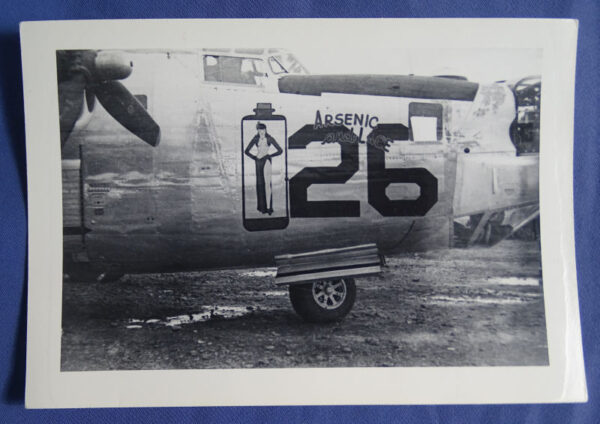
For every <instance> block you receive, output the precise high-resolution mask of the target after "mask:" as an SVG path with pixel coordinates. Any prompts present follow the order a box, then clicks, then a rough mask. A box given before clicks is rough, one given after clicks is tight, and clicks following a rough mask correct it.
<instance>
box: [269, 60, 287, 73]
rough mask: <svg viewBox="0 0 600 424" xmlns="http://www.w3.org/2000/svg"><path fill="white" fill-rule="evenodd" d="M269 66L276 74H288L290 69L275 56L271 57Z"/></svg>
mask: <svg viewBox="0 0 600 424" xmlns="http://www.w3.org/2000/svg"><path fill="white" fill-rule="evenodd" d="M269 66H270V67H271V71H273V73H274V74H287V73H288V71H286V70H285V68H284V67H283V66H282V65H281V63H279V62H278V61H277V59H275V58H274V57H270V58H269Z"/></svg>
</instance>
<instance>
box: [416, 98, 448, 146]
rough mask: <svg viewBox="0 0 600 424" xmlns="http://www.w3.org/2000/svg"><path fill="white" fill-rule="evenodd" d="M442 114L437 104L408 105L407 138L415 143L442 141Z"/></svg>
mask: <svg viewBox="0 0 600 424" xmlns="http://www.w3.org/2000/svg"><path fill="white" fill-rule="evenodd" d="M442 112H443V107H442V105H441V104H439V103H416V102H413V103H410V104H409V105H408V116H409V129H408V130H409V137H410V139H411V140H412V141H416V142H431V141H440V140H441V139H442Z"/></svg>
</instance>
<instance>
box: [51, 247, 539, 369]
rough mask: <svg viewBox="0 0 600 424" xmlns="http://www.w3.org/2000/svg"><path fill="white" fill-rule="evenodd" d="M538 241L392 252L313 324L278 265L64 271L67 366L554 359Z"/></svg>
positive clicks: (491, 362) (435, 363)
mask: <svg viewBox="0 0 600 424" xmlns="http://www.w3.org/2000/svg"><path fill="white" fill-rule="evenodd" d="M539 258H540V251H539V244H538V242H532V241H521V240H505V241H503V242H501V243H499V244H498V245H497V246H495V247H493V248H472V249H451V250H440V251H432V252H427V253H421V254H406V255H400V256H395V257H388V258H387V266H386V267H385V268H384V271H383V273H382V274H381V275H380V276H373V277H364V278H360V279H358V280H357V300H356V303H355V305H354V308H353V310H352V311H351V312H350V314H349V315H348V316H347V317H346V318H345V319H344V320H343V321H342V322H339V323H334V324H326V325H323V324H308V323H305V322H303V321H302V320H301V319H300V318H299V317H298V316H297V315H296V314H295V313H294V311H293V309H292V307H291V304H290V301H289V298H288V293H287V288H286V287H277V286H275V285H274V283H273V274H274V270H272V269H253V270H236V271H217V272H195V273H178V274H145V275H126V276H124V277H123V278H121V280H119V281H117V282H114V283H94V284H89V283H86V284H84V283H79V282H75V281H65V283H64V287H63V296H64V297H63V337H62V358H61V362H62V364H61V366H62V370H63V371H76V370H113V369H120V370H132V369H184V368H255V367H272V368H286V367H355V366H369V367H373V366H377V367H385V366H390V367H391V366H404V367H412V366H495V365H547V364H548V353H547V342H546V328H545V316H544V299H543V293H542V284H541V265H540V260H539Z"/></svg>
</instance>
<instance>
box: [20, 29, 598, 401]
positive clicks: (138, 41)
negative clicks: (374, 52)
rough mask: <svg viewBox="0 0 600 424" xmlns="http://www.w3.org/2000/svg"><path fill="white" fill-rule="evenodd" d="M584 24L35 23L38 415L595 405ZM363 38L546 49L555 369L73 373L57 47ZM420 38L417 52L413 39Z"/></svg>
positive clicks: (543, 165) (33, 358) (547, 239)
mask: <svg viewBox="0 0 600 424" xmlns="http://www.w3.org/2000/svg"><path fill="white" fill-rule="evenodd" d="M577 27H578V23H577V21H574V20H550V19H547V20H532V19H526V20H525V19H523V20H516V19H327V20H324V19H273V20H260V19H257V20H121V21H64V22H59V21H56V22H50V21H49V22H25V23H22V24H21V46H22V49H21V54H22V63H23V87H24V98H25V121H26V139H27V169H28V173H27V181H28V216H29V240H28V241H29V285H28V325H27V377H26V407H28V408H57V407H60V408H67V407H68V408H73V407H124V406H209V405H211V406H212V405H223V406H225V405H325V404H339V405H346V404H354V405H357V404H479V403H538V402H581V401H586V400H587V390H586V384H585V373H584V366H583V353H582V346H581V331H580V322H579V306H578V298H577V285H576V268H575V244H574V227H573V186H572V184H573V160H572V158H573V110H574V82H575V81H574V78H575V53H576V42H577ZM273 34H277V39H276V41H277V45H278V46H282V47H286V48H289V49H291V50H293V48H294V45H298V44H301V45H303V46H319V45H321V44H322V43H323V42H324V40H327V41H326V42H327V43H330V44H332V45H333V44H335V43H348V42H351V43H353V44H354V45H355V46H356V48H357V49H361V48H365V49H368V48H369V46H373V45H378V46H381V45H390V46H393V47H394V48H444V47H447V48H457V47H460V48H540V49H543V70H542V82H543V83H542V98H543V107H542V108H541V130H540V139H541V140H543V142H542V143H541V151H540V210H541V234H542V236H541V243H542V266H543V276H544V302H545V311H546V326H547V337H548V353H549V362H550V364H549V365H547V366H533V367H530V366H514V367H500V366H498V367H425V368H416V367H414V368H413V367H411V368H400V367H399V368H294V369H243V370H242V369H223V370H163V371H93V372H91V371H86V372H61V371H60V349H61V308H62V227H63V226H62V204H61V195H60V193H61V181H62V180H61V156H60V144H59V143H58V142H57V140H59V138H60V136H59V122H58V119H57V117H58V101H57V81H56V50H62V49H111V48H115V49H197V48H201V47H206V46H210V47H215V48H216V47H231V46H236V47H256V46H270V45H272V44H273ZM415 40H416V42H417V43H418V44H415Z"/></svg>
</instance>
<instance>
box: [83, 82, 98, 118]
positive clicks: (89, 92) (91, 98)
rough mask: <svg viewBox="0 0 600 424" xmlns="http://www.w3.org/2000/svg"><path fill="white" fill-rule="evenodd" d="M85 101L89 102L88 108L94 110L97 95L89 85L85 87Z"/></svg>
mask: <svg viewBox="0 0 600 424" xmlns="http://www.w3.org/2000/svg"><path fill="white" fill-rule="evenodd" d="M85 102H86V103H87V108H88V110H89V111H90V112H92V111H93V110H94V105H95V104H96V96H95V95H94V92H93V91H92V90H91V89H90V88H89V87H86V88H85Z"/></svg>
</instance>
